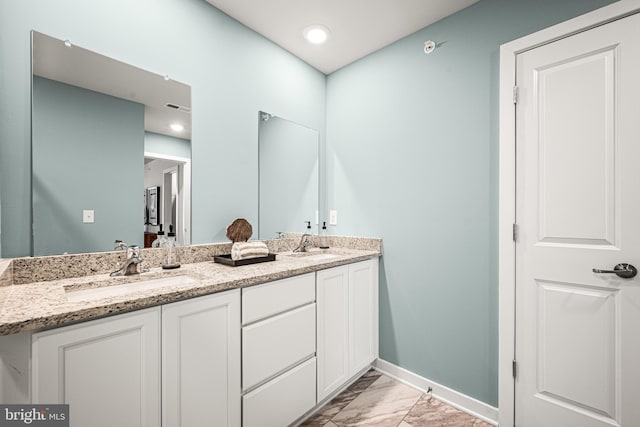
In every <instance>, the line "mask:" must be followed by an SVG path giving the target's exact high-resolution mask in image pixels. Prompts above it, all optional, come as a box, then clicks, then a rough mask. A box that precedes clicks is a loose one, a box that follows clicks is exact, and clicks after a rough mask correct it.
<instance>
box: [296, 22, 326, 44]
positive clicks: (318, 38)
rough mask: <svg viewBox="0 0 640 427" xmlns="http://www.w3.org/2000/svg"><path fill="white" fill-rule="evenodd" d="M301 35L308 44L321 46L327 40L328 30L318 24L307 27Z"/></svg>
mask: <svg viewBox="0 0 640 427" xmlns="http://www.w3.org/2000/svg"><path fill="white" fill-rule="evenodd" d="M302 34H303V35H304V38H305V40H306V41H308V42H309V43H313V44H322V43H324V42H326V41H327V39H328V38H329V29H328V28H327V27H325V26H324V25H320V24H315V25H309V26H308V27H307V28H305V29H304V31H303V33H302Z"/></svg>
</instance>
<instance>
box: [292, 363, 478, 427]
mask: <svg viewBox="0 0 640 427" xmlns="http://www.w3.org/2000/svg"><path fill="white" fill-rule="evenodd" d="M301 426H302V427H347V426H375V427H491V424H488V423H486V422H484V421H482V420H480V419H478V418H475V417H473V416H471V415H469V414H467V413H465V412H462V411H460V410H458V409H456V408H453V407H451V406H449V405H447V404H445V403H442V402H440V401H439V400H437V399H436V398H434V397H431V396H428V395H426V394H424V393H422V392H421V391H419V390H416V389H414V388H412V387H409V386H407V385H405V384H403V383H401V382H399V381H396V380H394V379H392V378H389V377H387V376H386V375H381V374H380V373H379V372H377V371H375V370H373V369H372V370H370V371H368V372H367V373H365V374H364V375H363V376H362V377H360V378H359V379H358V380H357V381H356V382H354V383H353V384H352V385H351V386H349V387H348V388H347V389H346V390H345V391H343V392H342V393H340V394H339V395H338V396H336V397H335V398H334V399H333V400H331V401H330V402H329V403H327V404H326V405H325V406H323V407H322V408H320V409H319V410H318V412H317V413H315V414H314V415H313V416H312V417H311V418H309V419H307V420H306V421H305V422H303V423H302V424H301Z"/></svg>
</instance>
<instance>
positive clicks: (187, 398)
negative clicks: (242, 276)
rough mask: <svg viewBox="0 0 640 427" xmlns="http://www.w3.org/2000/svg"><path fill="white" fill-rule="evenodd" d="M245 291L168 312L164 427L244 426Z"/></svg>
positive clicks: (164, 309) (164, 310)
mask: <svg viewBox="0 0 640 427" xmlns="http://www.w3.org/2000/svg"><path fill="white" fill-rule="evenodd" d="M240 416H241V414H240V291H239V290H234V291H228V292H224V293H221V294H212V295H207V296H203V297H198V298H193V299H189V300H185V301H181V302H176V303H172V304H167V305H164V306H162V425H163V426H179V427H202V426H216V427H217V426H221V427H223V426H228V427H236V426H240Z"/></svg>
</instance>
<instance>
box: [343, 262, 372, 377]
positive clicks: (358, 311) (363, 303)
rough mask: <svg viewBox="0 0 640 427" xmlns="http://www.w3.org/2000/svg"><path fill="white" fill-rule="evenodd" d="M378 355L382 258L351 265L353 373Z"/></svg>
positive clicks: (351, 352)
mask: <svg viewBox="0 0 640 427" xmlns="http://www.w3.org/2000/svg"><path fill="white" fill-rule="evenodd" d="M376 357H378V260H377V259H371V260H368V261H362V262H359V263H356V264H351V265H349V377H352V376H353V375H356V374H357V373H358V372H359V371H360V370H362V369H364V368H365V367H367V365H369V364H370V363H371V362H372V361H373V360H374V359H375V358H376Z"/></svg>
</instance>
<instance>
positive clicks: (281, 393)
mask: <svg viewBox="0 0 640 427" xmlns="http://www.w3.org/2000/svg"><path fill="white" fill-rule="evenodd" d="M315 387H316V358H315V357H314V358H311V359H309V360H307V361H306V362H304V363H302V364H301V365H299V366H296V367H295V368H293V369H291V370H290V371H287V372H285V373H284V374H282V375H280V376H279V377H277V378H274V379H273V380H271V381H269V382H268V383H266V384H264V385H263V386H261V387H258V388H257V389H255V390H253V391H252V392H251V393H247V394H245V395H244V396H243V398H242V415H243V417H242V419H243V422H242V425H243V427H282V426H287V425H290V424H291V423H293V422H294V421H295V420H297V419H298V418H300V417H301V416H302V415H304V414H305V413H306V412H307V411H309V410H310V409H311V408H313V407H314V406H315V404H316V388H315Z"/></svg>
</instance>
